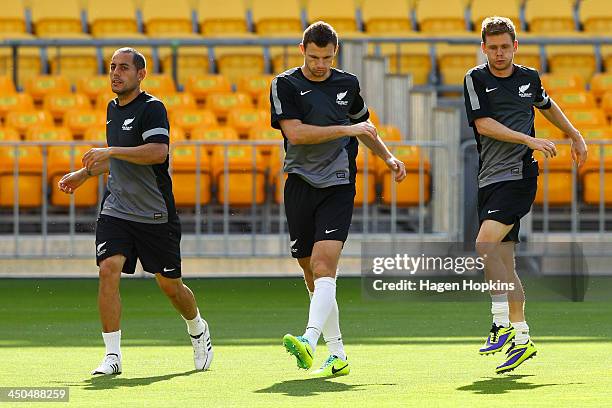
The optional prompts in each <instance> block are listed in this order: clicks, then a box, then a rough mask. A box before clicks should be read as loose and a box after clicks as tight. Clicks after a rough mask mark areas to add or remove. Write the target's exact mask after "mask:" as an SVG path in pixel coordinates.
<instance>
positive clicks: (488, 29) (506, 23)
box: [482, 16, 516, 43]
mask: <svg viewBox="0 0 612 408" xmlns="http://www.w3.org/2000/svg"><path fill="white" fill-rule="evenodd" d="M505 33H508V34H510V37H511V38H512V42H514V41H515V40H516V30H515V29H514V23H513V22H512V20H510V19H509V18H508V17H499V16H492V17H487V18H485V19H484V20H483V21H482V42H483V43H484V42H486V39H485V37H486V36H487V35H500V34H505Z"/></svg>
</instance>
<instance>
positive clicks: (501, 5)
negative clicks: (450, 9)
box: [444, 0, 521, 33]
mask: <svg viewBox="0 0 612 408" xmlns="http://www.w3.org/2000/svg"><path fill="white" fill-rule="evenodd" d="M444 6H445V7H446V4H445V5H444ZM470 10H471V17H472V24H474V31H476V32H478V33H480V30H481V27H482V21H483V20H484V19H485V18H487V17H490V16H504V17H508V18H509V19H510V20H512V22H513V23H514V26H515V28H516V29H517V30H519V29H520V21H521V20H520V17H519V6H518V3H517V2H515V1H504V2H496V3H493V2H491V1H490V0H472V5H471V8H470Z"/></svg>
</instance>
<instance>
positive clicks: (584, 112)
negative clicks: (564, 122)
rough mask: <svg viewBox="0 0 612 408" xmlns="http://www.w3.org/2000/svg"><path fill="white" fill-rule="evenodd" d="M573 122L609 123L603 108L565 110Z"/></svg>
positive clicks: (575, 123)
mask: <svg viewBox="0 0 612 408" xmlns="http://www.w3.org/2000/svg"><path fill="white" fill-rule="evenodd" d="M565 114H566V115H567V117H568V119H569V120H570V122H572V124H573V125H574V126H576V127H578V128H580V127H581V126H604V125H607V124H608V121H607V120H606V116H605V114H604V111H603V110H601V109H572V110H569V111H567V112H565Z"/></svg>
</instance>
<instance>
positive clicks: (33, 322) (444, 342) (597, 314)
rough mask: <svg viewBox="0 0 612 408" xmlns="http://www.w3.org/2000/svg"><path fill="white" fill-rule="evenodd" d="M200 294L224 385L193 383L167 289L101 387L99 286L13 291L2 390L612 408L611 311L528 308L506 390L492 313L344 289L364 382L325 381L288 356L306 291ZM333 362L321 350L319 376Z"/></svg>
mask: <svg viewBox="0 0 612 408" xmlns="http://www.w3.org/2000/svg"><path fill="white" fill-rule="evenodd" d="M187 284H188V285H189V286H190V287H191V288H192V289H193V291H194V292H195V293H196V296H197V298H198V301H199V306H200V309H201V311H202V313H203V315H204V316H205V317H206V318H207V320H208V321H209V323H210V325H211V330H212V335H213V343H214V345H215V360H214V362H213V365H212V367H211V370H210V371H208V372H204V373H202V372H194V371H193V366H192V364H193V363H192V359H191V346H190V343H189V340H188V338H187V337H186V332H185V324H184V323H183V321H182V319H180V318H179V317H178V316H177V314H176V313H175V312H174V310H173V309H172V308H171V306H170V304H169V303H168V301H167V300H166V299H165V298H164V297H163V295H162V294H161V292H159V290H158V289H157V288H156V285H155V282H154V281H152V280H149V279H146V280H124V281H123V282H122V291H121V294H122V299H123V321H122V330H123V340H122V345H123V347H122V351H123V357H124V361H123V374H121V375H119V376H116V377H110V378H109V377H97V378H91V377H90V376H89V371H90V370H91V369H93V368H94V367H95V366H96V365H97V364H98V363H99V361H100V359H101V357H102V355H103V351H104V349H103V345H102V339H101V336H100V328H99V323H98V315H97V311H96V293H97V281H96V280H10V279H4V280H0V361H1V362H2V367H1V369H0V386H20V387H24V386H36V387H44V386H68V387H70V403H69V406H91V405H102V404H105V405H108V404H109V403H110V402H111V401H112V402H113V403H115V404H121V405H125V406H134V405H138V406H144V405H146V406H166V407H167V406H179V405H183V406H184V405H187V404H189V405H190V406H206V407H216V406H222V407H230V406H232V407H233V406H248V407H254V406H261V407H271V406H289V405H290V404H296V406H298V404H299V406H308V407H310V406H326V407H341V406H352V407H359V406H402V407H403V406H423V407H437V406H439V407H449V406H467V407H480V406H482V407H491V406H495V405H494V404H503V403H505V404H511V406H513V407H523V406H528V407H536V406H551V407H576V406H580V407H585V406H594V407H601V406H606V405H608V404H609V401H610V399H609V398H610V389H611V388H612V376H611V375H610V373H611V371H610V370H611V368H610V367H612V302H611V301H608V302H605V301H590V302H584V303H571V302H567V301H565V302H562V301H557V302H551V301H546V302H545V301H537V302H530V303H528V308H527V314H528V322H529V324H530V327H531V330H532V335H533V338H534V340H535V342H536V344H537V346H538V347H539V352H538V356H537V357H536V358H534V359H532V360H530V361H528V362H526V363H525V365H523V366H522V367H520V368H519V369H517V370H516V371H515V372H513V373H512V374H511V375H502V376H498V375H495V374H494V369H495V366H496V365H498V364H499V363H500V362H501V361H502V360H501V359H502V355H501V354H497V355H495V356H490V357H481V356H479V355H478V353H477V350H478V348H479V346H480V345H481V342H482V341H483V339H484V336H485V335H486V333H487V331H488V329H489V326H490V316H489V311H488V309H489V305H488V302H486V300H483V301H479V302H461V303H457V302H455V303H453V302H424V301H421V302H382V301H367V300H364V299H363V298H362V296H361V289H360V281H359V280H357V279H341V280H340V281H339V287H338V302H339V305H340V309H341V323H342V331H343V337H344V339H345V344H346V349H347V352H348V355H349V358H350V362H351V368H352V372H351V374H350V375H349V376H347V377H341V378H337V379H332V380H321V379H311V378H309V377H308V374H307V373H306V372H304V371H299V370H298V369H297V368H296V365H295V359H293V358H291V357H290V356H289V355H288V354H286V353H285V351H284V348H283V346H282V344H281V339H282V336H283V335H284V334H285V333H287V332H291V333H294V334H296V333H297V334H301V331H302V330H303V328H304V325H305V322H306V319H307V311H308V309H307V301H308V297H307V295H306V292H305V289H304V285H303V283H302V282H301V281H300V280H299V279H225V280H223V279H207V280H188V281H187ZM598 288H599V289H600V290H601V286H598ZM608 289H610V287H609V286H608ZM608 293H612V292H610V291H608ZM527 295H528V296H529V292H528V294H527ZM326 357H327V355H326V350H325V345H324V344H319V347H318V349H317V353H316V356H315V365H318V364H320V363H321V362H322V361H323V360H324V359H325V358H326ZM4 405H6V404H4Z"/></svg>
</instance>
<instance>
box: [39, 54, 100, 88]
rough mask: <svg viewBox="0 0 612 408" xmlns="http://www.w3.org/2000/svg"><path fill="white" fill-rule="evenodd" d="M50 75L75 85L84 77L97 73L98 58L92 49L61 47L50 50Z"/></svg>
mask: <svg viewBox="0 0 612 408" xmlns="http://www.w3.org/2000/svg"><path fill="white" fill-rule="evenodd" d="M49 63H50V66H51V75H61V76H63V77H65V78H66V79H68V81H70V83H72V84H76V83H77V82H78V81H79V80H80V79H81V78H83V77H84V76H92V75H96V74H97V73H98V57H97V55H96V50H95V48H94V47H61V48H59V50H50V52H49Z"/></svg>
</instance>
